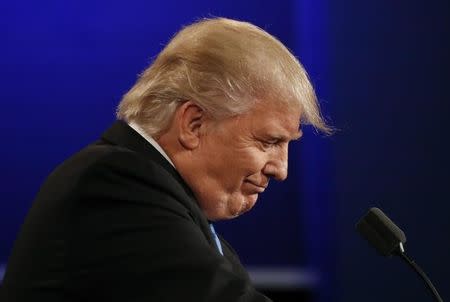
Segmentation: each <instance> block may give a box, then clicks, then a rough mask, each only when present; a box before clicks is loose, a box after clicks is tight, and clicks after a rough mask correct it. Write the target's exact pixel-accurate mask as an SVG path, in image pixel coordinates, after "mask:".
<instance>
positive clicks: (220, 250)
mask: <svg viewBox="0 0 450 302" xmlns="http://www.w3.org/2000/svg"><path fill="white" fill-rule="evenodd" d="M209 227H210V228H211V233H212V235H213V237H214V240H215V241H216V245H217V249H218V250H219V252H220V253H221V254H222V256H223V251H222V245H221V244H220V240H219V237H218V236H217V234H216V230H215V229H214V226H213V225H212V223H210V224H209Z"/></svg>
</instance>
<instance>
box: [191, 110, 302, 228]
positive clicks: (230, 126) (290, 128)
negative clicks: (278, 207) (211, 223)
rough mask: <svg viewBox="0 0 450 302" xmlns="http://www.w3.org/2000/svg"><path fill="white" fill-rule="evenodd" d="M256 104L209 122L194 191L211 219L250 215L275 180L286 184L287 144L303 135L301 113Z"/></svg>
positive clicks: (200, 148)
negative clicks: (241, 112)
mask: <svg viewBox="0 0 450 302" xmlns="http://www.w3.org/2000/svg"><path fill="white" fill-rule="evenodd" d="M286 107H287V106H282V105H279V104H273V103H264V102H259V103H257V104H256V105H255V106H254V107H253V109H252V110H250V112H248V113H246V114H244V115H240V116H238V117H233V118H229V119H226V120H223V121H219V122H212V121H211V122H210V124H208V126H206V127H205V128H204V131H203V133H202V135H201V136H200V143H199V146H198V148H197V149H196V150H194V151H193V153H192V155H193V156H194V158H195V159H196V160H195V162H196V163H197V164H198V166H197V167H196V169H195V170H196V175H194V176H193V178H192V182H191V184H190V185H191V188H192V189H193V191H194V193H195V195H196V197H197V199H198V202H199V204H200V207H201V208H202V210H203V211H204V212H205V214H206V216H207V217H208V219H210V220H220V219H229V218H233V217H236V216H238V215H240V214H242V213H244V212H246V211H248V210H250V209H251V208H252V207H253V206H254V205H255V203H256V200H257V199H258V195H259V194H260V193H262V192H264V190H265V188H266V187H267V185H268V184H269V179H270V178H275V179H276V180H284V179H285V178H286V177H287V169H288V144H289V142H290V141H291V140H295V139H298V138H299V137H300V136H301V131H300V130H299V121H300V110H299V109H295V108H294V109H293V108H286Z"/></svg>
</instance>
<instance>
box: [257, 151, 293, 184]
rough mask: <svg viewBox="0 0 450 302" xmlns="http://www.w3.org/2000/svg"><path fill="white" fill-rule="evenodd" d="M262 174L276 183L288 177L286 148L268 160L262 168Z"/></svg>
mask: <svg viewBox="0 0 450 302" xmlns="http://www.w3.org/2000/svg"><path fill="white" fill-rule="evenodd" d="M263 172H264V174H265V175H267V176H269V177H272V178H274V179H276V180H278V181H283V180H285V179H286V178H287V176H288V150H287V146H286V147H285V148H283V149H282V150H280V152H278V153H277V154H275V155H274V156H273V158H271V159H269V161H268V162H267V164H266V165H265V167H264V171H263Z"/></svg>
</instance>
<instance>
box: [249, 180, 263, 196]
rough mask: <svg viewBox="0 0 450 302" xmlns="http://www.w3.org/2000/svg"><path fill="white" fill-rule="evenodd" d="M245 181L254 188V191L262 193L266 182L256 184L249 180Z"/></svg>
mask: <svg viewBox="0 0 450 302" xmlns="http://www.w3.org/2000/svg"><path fill="white" fill-rule="evenodd" d="M246 182H247V183H248V184H250V185H251V186H252V187H253V188H254V191H255V193H262V192H264V191H265V190H266V188H267V184H257V183H254V182H252V181H249V180H246Z"/></svg>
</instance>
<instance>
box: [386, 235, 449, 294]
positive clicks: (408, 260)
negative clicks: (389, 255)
mask: <svg viewBox="0 0 450 302" xmlns="http://www.w3.org/2000/svg"><path fill="white" fill-rule="evenodd" d="M395 254H396V255H398V256H400V258H402V259H403V260H404V261H405V262H406V263H408V264H409V266H411V267H412V268H413V270H414V271H415V272H416V273H417V274H418V275H419V276H420V278H422V280H423V281H425V284H426V285H427V288H428V289H429V290H430V291H431V294H432V295H433V296H434V298H436V301H438V302H443V300H442V298H441V296H440V295H439V293H438V291H437V290H436V288H435V287H434V285H433V283H431V280H430V279H429V278H428V276H427V275H426V274H425V272H424V271H423V270H422V269H421V268H420V267H419V266H418V265H417V264H416V263H415V262H414V261H413V260H412V259H411V258H409V257H408V256H407V255H406V252H405V249H404V247H403V244H402V243H401V242H400V245H399V248H398V250H397V251H396V252H395Z"/></svg>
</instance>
